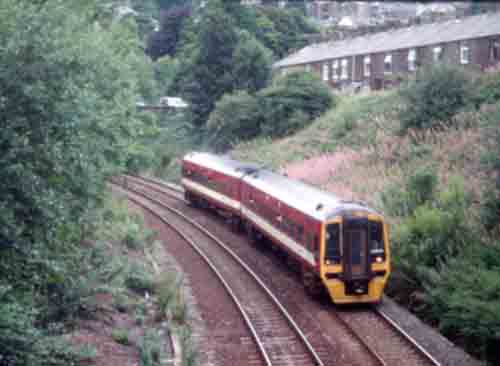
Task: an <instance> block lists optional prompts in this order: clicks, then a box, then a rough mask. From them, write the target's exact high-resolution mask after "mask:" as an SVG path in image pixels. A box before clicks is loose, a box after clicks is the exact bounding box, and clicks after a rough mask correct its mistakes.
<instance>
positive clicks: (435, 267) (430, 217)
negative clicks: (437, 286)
mask: <svg viewBox="0 0 500 366" xmlns="http://www.w3.org/2000/svg"><path fill="white" fill-rule="evenodd" d="M417 177H420V178H417ZM423 177H427V178H425V179H423ZM416 182H420V183H416ZM422 182H424V183H422ZM434 185H435V179H434V178H433V175H432V174H431V175H427V174H424V175H414V176H412V177H410V178H409V179H408V183H407V187H410V189H409V190H408V192H407V195H406V196H404V197H405V199H406V200H405V201H403V202H404V204H405V205H406V207H407V208H408V209H407V210H406V211H405V212H406V213H407V215H408V216H406V217H404V218H403V220H402V221H401V223H400V224H399V225H398V226H396V227H395V228H394V232H393V235H392V247H393V259H394V269H395V274H396V276H395V277H396V278H397V279H398V280H399V281H398V282H397V283H393V285H392V286H393V290H394V289H396V290H397V291H396V292H399V293H400V294H406V295H405V296H407V298H406V299H405V301H407V302H414V301H413V300H412V299H411V298H412V297H413V296H414V295H415V294H416V293H418V292H421V291H422V290H423V288H424V286H425V285H426V284H427V283H429V281H430V280H431V279H432V276H434V274H435V273H437V272H439V269H440V268H441V267H442V266H443V265H446V263H447V262H448V261H449V260H451V259H453V258H457V257H458V256H460V255H461V253H462V251H463V250H464V248H466V247H467V246H468V245H470V244H471V243H476V242H478V241H479V235H478V233H477V230H476V229H475V227H474V226H473V225H472V224H471V222H470V218H469V217H468V216H467V215H466V212H467V210H468V208H469V206H470V199H469V197H468V195H467V194H466V193H465V190H464V186H463V179H461V178H458V177H455V178H450V181H449V183H448V185H447V186H446V187H445V188H444V189H442V190H441V191H436V190H434V189H433V192H434V193H433V194H428V193H427V192H428V191H427V190H423V191H422V190H421V189H422V187H429V186H430V187H434ZM422 192H425V193H426V196H425V199H423V198H422ZM394 285H395V286H397V288H394ZM417 303H418V304H419V305H423V304H422V299H420V300H419V301H418V302H417Z"/></svg>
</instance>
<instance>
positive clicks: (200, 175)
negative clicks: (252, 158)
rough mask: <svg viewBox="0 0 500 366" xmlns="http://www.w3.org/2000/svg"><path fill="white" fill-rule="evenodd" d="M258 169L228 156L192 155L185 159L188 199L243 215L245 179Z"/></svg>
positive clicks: (184, 182) (182, 181)
mask: <svg viewBox="0 0 500 366" xmlns="http://www.w3.org/2000/svg"><path fill="white" fill-rule="evenodd" d="M255 169H257V167H256V166H254V165H252V164H246V163H242V162H239V161H235V160H232V159H228V158H225V157H219V156H216V155H212V154H206V153H191V154H188V155H186V156H185V157H184V159H183V160H182V180H181V184H182V186H183V188H184V192H185V198H186V199H187V200H188V201H190V202H192V203H193V204H194V205H199V206H212V207H215V208H217V209H222V210H225V211H227V212H228V213H230V215H232V216H235V217H239V216H240V210H241V207H240V195H241V192H240V190H241V178H242V177H243V176H244V175H245V174H247V173H248V172H252V171H254V170H255Z"/></svg>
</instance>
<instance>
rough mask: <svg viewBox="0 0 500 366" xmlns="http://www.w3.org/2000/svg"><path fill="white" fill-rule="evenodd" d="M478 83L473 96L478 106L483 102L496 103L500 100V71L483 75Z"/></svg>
mask: <svg viewBox="0 0 500 366" xmlns="http://www.w3.org/2000/svg"><path fill="white" fill-rule="evenodd" d="M477 84H478V86H477V88H476V90H475V95H474V98H473V100H474V103H475V105H476V108H478V107H480V106H481V104H494V103H497V102H498V101H500V72H496V73H495V74H486V75H484V76H482V77H481V78H479V79H478V83H477Z"/></svg>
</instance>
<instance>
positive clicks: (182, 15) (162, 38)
mask: <svg viewBox="0 0 500 366" xmlns="http://www.w3.org/2000/svg"><path fill="white" fill-rule="evenodd" d="M190 15H191V8H190V7H189V6H186V5H183V6H173V7H170V8H169V9H167V10H162V11H161V16H160V29H159V30H158V31H157V32H154V33H152V34H151V35H150V36H149V39H148V42H147V48H146V53H147V54H148V55H149V56H150V57H151V58H152V59H153V60H155V61H156V60H157V59H158V58H160V57H163V56H165V55H169V56H173V55H174V54H175V52H176V50H177V44H178V42H179V38H180V35H181V30H182V27H183V24H184V22H185V20H186V19H187V18H188V17H189V16H190Z"/></svg>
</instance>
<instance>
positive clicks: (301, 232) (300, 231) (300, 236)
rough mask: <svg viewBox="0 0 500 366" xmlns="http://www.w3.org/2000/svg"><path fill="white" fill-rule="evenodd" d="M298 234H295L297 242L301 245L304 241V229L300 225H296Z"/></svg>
mask: <svg viewBox="0 0 500 366" xmlns="http://www.w3.org/2000/svg"><path fill="white" fill-rule="evenodd" d="M297 228H298V232H297V235H298V238H297V240H298V241H299V243H303V241H304V227H303V226H302V225H298V227H297Z"/></svg>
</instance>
